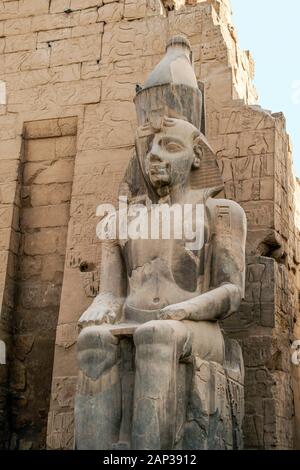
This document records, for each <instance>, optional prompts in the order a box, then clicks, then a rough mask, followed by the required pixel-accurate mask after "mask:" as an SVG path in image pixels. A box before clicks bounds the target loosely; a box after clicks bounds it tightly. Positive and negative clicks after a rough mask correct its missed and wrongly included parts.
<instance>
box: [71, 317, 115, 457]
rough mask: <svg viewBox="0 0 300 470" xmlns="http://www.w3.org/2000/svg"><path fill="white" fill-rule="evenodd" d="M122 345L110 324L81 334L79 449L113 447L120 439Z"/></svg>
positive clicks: (77, 405) (77, 417)
mask: <svg viewBox="0 0 300 470" xmlns="http://www.w3.org/2000/svg"><path fill="white" fill-rule="evenodd" d="M118 346H119V340H118V338H116V337H115V336H113V335H112V334H111V333H110V331H109V327H108V326H106V325H103V326H92V327H88V328H84V330H83V331H82V332H81V333H80V335H79V338H78V359H79V379H78V390H77V394H76V400H75V442H76V448H77V449H83V450H109V449H111V448H112V445H113V444H114V443H115V442H117V441H118V439H119V431H120V422H121V385H120V377H119V368H118V367H119V366H118V356H119V351H118Z"/></svg>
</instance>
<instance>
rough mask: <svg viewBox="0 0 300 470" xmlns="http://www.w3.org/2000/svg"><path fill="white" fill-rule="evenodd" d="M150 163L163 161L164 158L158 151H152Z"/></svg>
mask: <svg viewBox="0 0 300 470" xmlns="http://www.w3.org/2000/svg"><path fill="white" fill-rule="evenodd" d="M149 160H150V163H162V161H163V160H162V159H161V158H160V157H159V156H158V155H157V153H153V152H151V153H150V156H149Z"/></svg>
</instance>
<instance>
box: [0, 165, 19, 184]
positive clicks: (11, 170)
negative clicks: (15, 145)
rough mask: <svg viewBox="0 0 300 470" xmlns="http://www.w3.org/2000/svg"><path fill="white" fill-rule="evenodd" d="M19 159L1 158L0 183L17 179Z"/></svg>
mask: <svg viewBox="0 0 300 470" xmlns="http://www.w3.org/2000/svg"><path fill="white" fill-rule="evenodd" d="M18 170H19V160H0V184H2V183H9V182H12V181H17V179H18Z"/></svg>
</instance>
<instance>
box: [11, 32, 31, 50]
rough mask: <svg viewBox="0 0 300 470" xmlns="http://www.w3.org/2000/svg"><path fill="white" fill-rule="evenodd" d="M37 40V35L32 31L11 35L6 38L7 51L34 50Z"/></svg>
mask: <svg viewBox="0 0 300 470" xmlns="http://www.w3.org/2000/svg"><path fill="white" fill-rule="evenodd" d="M36 42H37V35H36V34H32V33H28V34H20V35H18V36H10V37H8V38H6V40H5V53H9V52H17V51H28V50H33V49H35V48H36Z"/></svg>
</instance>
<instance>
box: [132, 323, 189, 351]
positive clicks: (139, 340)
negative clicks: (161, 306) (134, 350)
mask: <svg viewBox="0 0 300 470" xmlns="http://www.w3.org/2000/svg"><path fill="white" fill-rule="evenodd" d="M187 338H188V331H187V329H186V327H185V325H184V324H183V323H181V322H178V321H173V320H156V321H150V322H147V323H144V324H143V325H141V326H140V327H139V328H138V329H137V330H136V332H135V334H134V343H135V345H136V347H139V346H142V345H146V344H147V345H153V346H155V345H162V344H163V345H170V347H171V346H174V344H177V345H178V346H180V348H181V347H183V345H184V344H185V343H186V341H187Z"/></svg>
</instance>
